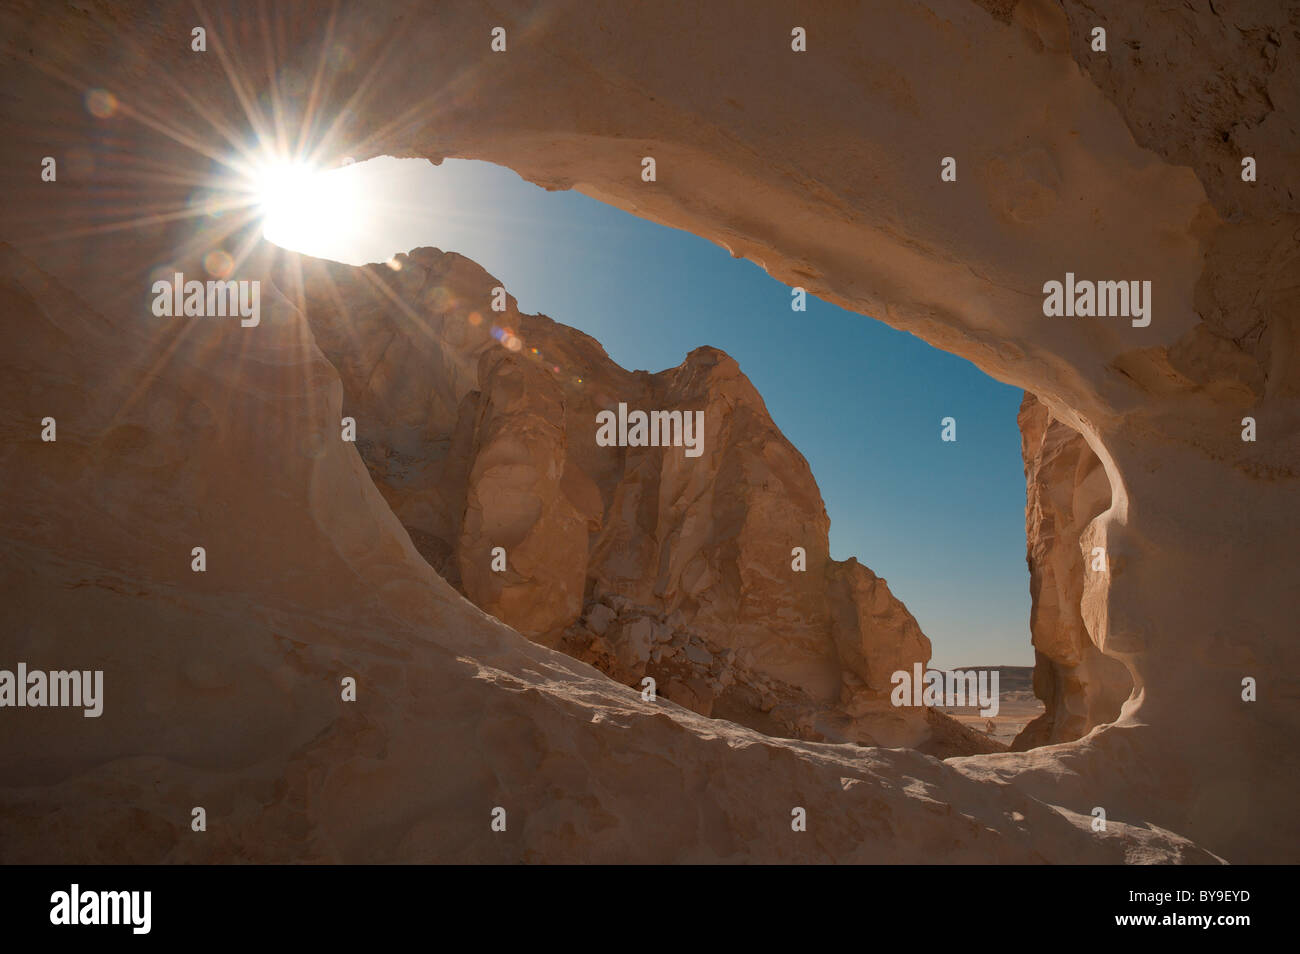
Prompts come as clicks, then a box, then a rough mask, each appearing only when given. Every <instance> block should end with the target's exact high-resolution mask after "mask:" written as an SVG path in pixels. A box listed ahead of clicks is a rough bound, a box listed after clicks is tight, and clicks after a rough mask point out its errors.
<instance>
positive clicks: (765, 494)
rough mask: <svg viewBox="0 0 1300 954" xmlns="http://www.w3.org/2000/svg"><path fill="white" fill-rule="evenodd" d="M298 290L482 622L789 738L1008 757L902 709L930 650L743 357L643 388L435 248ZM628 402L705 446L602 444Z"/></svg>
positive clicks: (386, 478) (404, 491)
mask: <svg viewBox="0 0 1300 954" xmlns="http://www.w3.org/2000/svg"><path fill="white" fill-rule="evenodd" d="M290 271H291V272H292V274H293V275H297V274H301V275H302V276H303V287H304V291H305V307H304V311H305V314H306V316H307V319H308V321H309V323H310V325H311V328H312V332H313V335H314V337H315V340H316V342H317V344H318V345H319V346H320V348H321V350H322V351H323V352H324V353H325V355H326V357H327V358H329V360H330V361H331V362H332V363H333V364H334V365H335V366H336V367H338V368H339V370H340V377H341V379H342V383H343V391H344V402H343V409H344V413H345V414H347V415H349V416H352V417H354V418H355V419H356V421H357V428H358V431H357V434H358V440H357V448H358V450H359V451H360V453H361V455H362V457H363V459H364V460H365V461H366V466H367V467H368V468H369V470H370V473H371V474H372V476H373V477H374V479H375V482H376V484H377V485H378V487H379V489H380V490H381V491H382V492H383V494H384V497H385V499H387V500H388V501H389V503H390V504H391V506H392V507H393V512H394V513H395V514H396V515H397V517H398V519H400V520H401V521H402V523H403V525H404V526H405V527H406V528H407V530H408V532H409V533H410V535H411V540H412V541H413V543H414V544H415V546H416V548H417V549H418V550H419V551H420V552H421V553H422V554H423V555H424V556H425V558H426V559H427V560H428V561H429V562H430V565H432V566H433V567H434V568H435V569H436V570H438V571H439V573H441V574H442V576H443V577H444V578H445V579H447V580H449V581H451V582H453V583H454V584H455V585H456V586H457V587H458V588H459V589H460V590H461V592H463V593H464V594H465V595H466V596H467V597H468V598H469V599H471V600H472V601H473V602H474V603H475V604H476V605H478V606H480V607H481V608H482V609H484V610H485V611H487V612H489V613H491V614H492V615H494V616H496V617H497V618H499V619H501V620H502V621H503V622H505V623H508V624H509V625H510V626H512V627H513V628H514V629H516V630H518V631H519V632H521V633H523V634H524V635H526V636H528V637H529V638H531V639H533V640H535V641H537V642H539V643H542V644H543V645H546V646H551V647H553V648H556V649H560V650H562V651H564V652H566V653H568V654H569V655H571V656H575V657H576V658H578V659H581V660H583V661H584V662H588V663H590V664H592V665H593V666H595V667H596V668H598V669H600V670H601V671H602V672H605V673H607V674H609V675H610V676H612V677H613V678H614V679H616V680H618V681H619V682H622V683H624V684H626V685H629V686H633V687H635V688H638V689H640V688H641V687H642V685H643V682H642V681H643V679H645V678H646V677H647V676H648V677H650V678H651V679H653V680H654V684H655V689H656V692H657V693H659V694H661V695H663V696H665V697H667V698H668V699H671V700H673V701H674V702H677V703H680V704H681V705H683V706H686V707H687V708H689V709H693V710H694V711H696V712H699V713H701V714H702V715H709V716H714V717H719V718H726V719H730V720H733V721H736V722H740V723H742V724H744V725H749V726H752V727H754V728H756V729H759V730H760V731H764V732H768V733H770V734H774V735H781V736H790V737H795V738H802V739H810V740H817V741H837V742H839V741H845V742H856V743H859V744H864V745H890V746H896V745H906V746H911V747H916V748H920V749H921V750H922V751H927V752H931V753H933V754H937V755H942V756H948V755H961V754H974V753H977V752H989V751H996V750H997V748H998V746H997V745H996V744H994V743H992V742H990V740H988V739H986V738H984V737H982V736H980V735H979V734H977V733H974V732H970V731H968V730H965V729H963V728H961V727H960V726H959V725H958V724H957V723H955V722H952V721H951V720H949V719H948V718H947V717H946V716H943V715H941V714H938V713H933V712H927V711H925V709H923V708H920V707H911V706H908V707H894V706H892V705H891V704H890V701H889V698H888V696H889V692H890V690H891V689H892V685H893V684H892V683H891V679H890V677H891V675H892V674H893V673H894V672H896V671H900V670H901V671H905V672H907V673H909V674H910V673H911V672H912V669H913V666H914V664H920V665H922V666H925V664H926V663H928V661H929V659H930V641H929V640H928V639H927V638H926V637H925V635H924V634H923V633H922V632H921V629H920V627H919V626H918V625H917V622H916V620H915V619H914V618H913V617H912V615H911V613H909V612H908V611H907V608H906V607H905V606H904V605H903V604H902V603H901V602H899V601H898V600H897V599H895V598H894V596H893V595H892V594H891V593H890V592H889V587H888V584H887V583H886V582H885V581H884V580H881V579H878V578H877V577H876V576H875V574H873V573H872V572H871V571H870V570H869V569H867V568H866V567H864V566H862V565H861V564H859V563H858V562H857V561H856V560H849V561H835V560H832V559H830V556H829V545H828V542H827V537H828V533H829V528H830V521H829V519H828V518H827V516H826V509H825V506H824V504H823V502H822V499H821V495H820V493H819V492H818V489H817V484H816V481H815V480H814V479H813V475H812V472H811V471H810V470H809V468H808V464H807V462H806V461H805V460H804V459H803V457H802V456H801V455H800V454H799V452H798V451H797V450H795V448H794V447H793V446H791V444H790V442H789V441H787V440H786V439H785V437H784V435H782V434H781V432H780V431H779V430H778V429H777V427H776V425H775V424H773V422H772V419H771V417H770V416H769V415H768V413H767V408H766V407H765V405H764V403H763V400H762V398H761V397H760V396H759V394H758V392H757V391H756V390H755V389H754V387H753V385H752V384H750V382H749V380H748V379H747V378H746V377H745V375H744V374H743V373H742V372H741V370H740V368H739V366H738V365H737V364H736V362H735V361H734V360H732V359H731V358H730V357H728V356H727V355H726V354H724V353H723V352H721V351H719V350H717V349H716V348H699V349H697V350H695V351H693V352H692V353H691V354H690V355H688V356H687V358H686V360H685V361H683V363H682V364H681V365H680V366H679V367H676V368H671V369H669V370H667V371H662V372H660V373H658V374H650V373H647V372H644V371H635V372H629V371H626V370H624V369H623V368H621V367H619V366H618V365H617V364H615V363H614V362H613V361H612V360H610V359H609V357H608V356H607V355H606V354H605V352H604V350H603V349H602V348H601V347H600V345H599V344H598V343H597V342H596V341H594V340H593V339H592V338H590V337H589V336H587V335H584V334H582V333H581V332H578V331H576V330H574V329H572V328H569V327H567V326H565V325H562V324H558V323H556V322H554V321H552V320H550V319H549V318H547V317H545V316H543V315H522V314H520V313H519V311H518V309H517V307H516V303H515V301H514V299H513V298H509V297H508V296H503V297H502V299H501V304H502V308H503V310H501V311H494V310H492V308H491V307H490V305H491V303H492V301H493V290H494V289H495V288H497V287H498V282H497V280H496V279H495V278H493V277H492V276H490V275H488V274H487V273H486V272H485V271H483V269H481V268H480V267H479V266H477V265H476V264H475V263H473V262H471V261H469V260H467V259H465V258H464V257H462V256H459V255H455V254H443V253H441V252H439V251H438V250H437V249H431V248H422V249H417V250H415V251H413V252H411V253H410V254H409V255H399V256H397V257H396V258H395V259H394V260H393V261H392V262H391V263H389V264H388V265H373V266H368V267H366V268H364V269H357V268H350V267H348V266H343V265H331V264H327V263H323V262H315V261H296V262H295V263H294V264H293V265H292V266H291V268H290V269H289V270H287V271H286V273H285V274H283V275H282V276H281V279H280V281H281V282H287V281H289V280H290V279H289V272H290ZM620 404H622V405H624V406H625V407H626V408H628V409H631V412H635V411H636V410H638V409H639V410H642V411H663V412H670V413H671V412H676V413H677V414H679V415H694V416H695V417H693V418H692V420H693V421H698V422H700V423H702V425H703V426H702V428H701V429H700V431H699V432H698V433H696V431H695V429H694V428H690V429H686V430H681V431H680V433H681V434H682V435H683V441H682V446H617V445H614V446H602V441H601V437H600V433H599V431H600V427H599V424H598V417H599V415H600V414H601V413H602V412H605V411H611V410H612V411H613V412H614V414H615V415H617V414H618V411H617V408H618V406H619V405H620ZM628 413H630V412H628ZM700 415H702V416H700ZM624 416H625V417H626V414H625V415H624ZM611 430H613V429H612V428H611ZM678 433H679V430H676V429H670V431H669V432H668V433H663V434H661V433H659V432H658V431H656V432H655V433H654V434H653V442H654V443H655V444H660V443H661V441H660V438H661V437H662V438H665V439H667V438H669V437H671V438H672V439H676V437H677V436H678ZM648 437H649V435H648ZM629 443H631V442H630V441H629ZM606 445H608V440H606ZM498 548H499V549H498ZM936 725H939V726H941V731H939V732H938V733H937V734H936V732H935V728H934V727H935V726H936Z"/></svg>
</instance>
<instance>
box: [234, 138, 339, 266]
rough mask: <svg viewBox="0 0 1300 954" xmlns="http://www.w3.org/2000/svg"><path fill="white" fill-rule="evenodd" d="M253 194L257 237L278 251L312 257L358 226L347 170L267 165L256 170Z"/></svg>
mask: <svg viewBox="0 0 1300 954" xmlns="http://www.w3.org/2000/svg"><path fill="white" fill-rule="evenodd" d="M254 192H255V194H256V201H257V206H258V209H259V211H260V214H261V217H262V235H263V236H264V237H265V238H266V239H267V241H270V242H274V243H275V244H276V245H279V246H281V247H282V248H287V249H291V250H293V251H298V252H305V253H307V254H312V253H313V251H314V250H319V249H320V248H322V247H323V246H325V245H328V244H329V243H330V242H331V241H334V240H337V239H338V238H339V237H340V236H343V235H347V234H349V233H350V232H351V231H352V230H353V229H354V228H355V227H356V225H357V222H356V219H357V195H356V180H355V177H354V176H353V175H351V174H349V170H348V169H347V168H342V169H330V170H325V171H321V170H318V169H314V168H313V167H312V166H310V165H308V164H307V163H303V162H293V161H275V162H269V163H267V164H265V165H264V166H262V167H261V168H260V169H259V170H258V171H257V173H256V176H255V179H254Z"/></svg>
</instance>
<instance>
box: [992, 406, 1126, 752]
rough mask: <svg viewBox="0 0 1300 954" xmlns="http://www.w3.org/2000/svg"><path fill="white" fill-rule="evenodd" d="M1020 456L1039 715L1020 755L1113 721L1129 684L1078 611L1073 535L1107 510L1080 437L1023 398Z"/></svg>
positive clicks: (1079, 576) (1020, 740) (1019, 743)
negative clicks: (1041, 705) (1041, 709)
mask: <svg viewBox="0 0 1300 954" xmlns="http://www.w3.org/2000/svg"><path fill="white" fill-rule="evenodd" d="M1018 423H1019V425H1020V434H1021V452H1022V455H1023V456H1024V460H1025V479H1026V485H1027V502H1026V506H1025V537H1026V539H1027V541H1028V545H1027V549H1026V560H1027V561H1028V563H1029V594H1030V599H1031V607H1030V615H1029V628H1030V630H1031V632H1032V634H1033V644H1034V653H1035V658H1036V661H1035V666H1034V694H1035V695H1036V696H1038V698H1039V699H1041V700H1043V703H1044V705H1045V706H1046V707H1047V711H1046V712H1044V713H1043V714H1042V715H1041V716H1039V717H1038V718H1037V719H1035V720H1034V721H1033V722H1031V723H1030V724H1029V725H1027V726H1026V727H1025V728H1024V729H1023V730H1022V731H1021V733H1020V735H1019V736H1017V738H1016V740H1015V742H1014V743H1013V744H1012V746H1011V747H1012V749H1015V750H1023V749H1029V748H1033V747H1034V746H1036V745H1047V744H1049V743H1053V742H1069V741H1071V740H1073V739H1077V738H1079V737H1080V736H1082V735H1085V734H1087V733H1088V732H1089V731H1091V730H1092V729H1093V728H1094V727H1095V726H1098V725H1102V724H1104V723H1107V722H1113V721H1114V720H1115V719H1116V718H1117V717H1118V716H1119V711H1120V706H1122V705H1123V704H1124V701H1125V700H1126V699H1127V698H1128V696H1129V692H1130V690H1131V689H1132V686H1133V680H1132V678H1131V677H1130V676H1129V673H1128V669H1127V668H1126V667H1125V666H1124V664H1123V663H1122V662H1120V661H1119V660H1118V659H1112V658H1110V657H1108V656H1105V655H1103V654H1102V652H1101V651H1100V650H1099V649H1098V648H1097V646H1096V645H1095V644H1094V643H1093V641H1092V637H1091V636H1090V635H1089V634H1088V628H1087V627H1086V626H1085V625H1084V622H1083V617H1082V616H1081V615H1080V610H1079V605H1080V602H1081V601H1082V598H1083V582H1084V579H1085V577H1086V575H1087V573H1088V572H1090V571H1091V569H1090V566H1089V564H1090V563H1091V562H1092V560H1093V559H1094V557H1093V554H1091V553H1088V554H1085V553H1084V552H1083V551H1082V549H1081V548H1080V536H1081V534H1082V533H1083V530H1084V528H1085V527H1087V525H1088V524H1089V523H1090V522H1091V521H1092V520H1093V518H1094V517H1096V516H1097V515H1098V514H1100V513H1102V512H1103V511H1105V510H1106V509H1107V508H1108V507H1109V506H1110V482H1109V481H1108V480H1107V479H1106V473H1105V470H1104V469H1103V467H1102V465H1101V461H1100V460H1098V458H1097V455H1096V454H1094V453H1093V452H1092V449H1091V448H1090V447H1088V444H1087V442H1086V441H1085V440H1084V439H1083V438H1082V437H1081V436H1080V435H1079V432H1078V431H1076V430H1074V429H1073V428H1071V427H1070V426H1069V425H1067V424H1065V423H1063V422H1061V421H1059V420H1057V419H1056V418H1054V417H1053V416H1052V412H1051V411H1049V410H1048V409H1047V408H1046V407H1045V406H1043V405H1042V404H1041V403H1039V401H1038V400H1037V399H1035V398H1034V396H1033V395H1031V394H1026V395H1025V399H1024V401H1023V402H1022V403H1021V406H1020V414H1019V418H1018Z"/></svg>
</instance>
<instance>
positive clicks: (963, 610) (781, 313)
mask: <svg viewBox="0 0 1300 954" xmlns="http://www.w3.org/2000/svg"><path fill="white" fill-rule="evenodd" d="M331 180H332V185H331V186H330V188H329V189H327V190H326V195H328V196H334V197H337V196H350V197H352V200H351V201H353V202H354V203H355V207H354V208H352V209H351V210H350V213H349V214H348V215H347V216H340V219H346V220H347V221H348V222H349V226H348V227H347V228H344V229H341V230H338V231H333V232H325V231H323V230H320V229H313V230H312V233H311V234H310V235H306V234H300V235H294V234H292V230H291V229H290V230H289V231H287V232H286V231H283V230H282V232H281V234H280V235H279V236H276V235H274V234H271V233H272V231H273V230H270V229H269V230H268V237H271V238H277V237H278V238H279V239H280V241H281V244H284V245H287V246H291V247H294V248H296V250H298V251H301V252H306V253H308V254H312V255H317V256H320V257H323V258H332V259H336V260H338V261H343V262H348V263H351V264H361V263H364V262H374V261H385V260H387V259H388V258H390V257H391V256H392V255H393V254H395V253H396V252H399V251H400V252H405V251H409V250H410V249H412V248H415V247H418V246H421V245H431V246H435V247H437V248H440V249H443V250H444V251H455V252H459V253H461V254H463V255H465V256H467V257H468V258H471V259H473V260H474V261H476V262H478V263H479V264H480V265H482V266H483V267H484V268H485V269H487V271H488V272H490V273H491V274H493V275H494V276H496V277H497V278H498V279H500V280H501V281H502V283H503V284H504V285H505V286H506V288H507V290H508V291H509V292H510V294H512V295H514V296H515V297H516V298H517V299H518V300H519V307H520V309H521V310H522V311H525V312H530V313H537V312H540V313H542V314H546V315H548V316H550V317H551V318H553V319H555V320H556V321H559V322H562V323H564V324H567V325H571V326H573V327H575V328H579V329H581V330H582V331H585V332H587V333H588V334H590V335H592V336H593V337H595V338H596V339H597V340H598V341H600V342H601V344H603V345H604V346H605V350H606V351H608V352H609V354H610V356H611V357H612V358H613V359H614V360H615V361H617V362H618V363H619V364H621V365H623V366H624V367H627V368H633V369H645V370H648V371H660V370H662V369H664V368H669V367H675V366H676V365H678V364H680V363H681V361H682V358H683V357H685V355H686V353H687V352H688V351H690V350H691V349H692V348H695V347H698V346H700V345H713V346H714V347H717V348H721V349H722V350H724V351H726V352H727V353H728V354H730V355H732V357H734V358H735V359H736V360H737V361H738V362H740V367H741V369H742V370H743V371H744V372H745V374H747V375H748V376H749V378H750V380H751V381H753V382H754V385H755V386H756V387H757V388H758V390H759V392H760V393H761V394H762V395H763V398H764V400H765V401H766V402H767V407H768V410H769V411H770V412H771V415H772V417H773V419H774V420H775V421H776V424H777V426H778V427H780V428H781V430H782V431H783V432H784V433H785V435H786V437H787V438H789V439H790V441H791V442H792V443H793V444H794V445H795V447H797V448H798V449H799V450H800V452H802V453H803V455H804V456H805V457H806V458H807V459H808V463H809V464H810V465H811V467H812V471H813V474H814V476H815V477H816V478H817V483H818V485H819V487H820V488H821V492H822V496H823V497H824V498H825V501H826V510H827V513H828V514H829V515H830V518H831V555H832V556H834V557H836V558H837V559H844V558H846V557H849V556H856V557H857V558H858V559H859V560H861V561H862V562H863V563H865V564H866V565H867V566H869V567H871V569H872V570H874V571H875V572H876V573H877V574H879V575H880V576H882V577H884V578H885V579H887V580H888V581H889V585H890V589H891V590H893V592H894V594H895V595H896V596H897V597H899V598H900V599H901V600H903V602H904V603H906V604H907V607H908V609H910V610H911V611H912V613H913V615H915V616H916V618H917V620H918V621H919V622H920V624H921V628H922V629H923V630H924V631H925V633H926V635H928V636H929V637H930V640H931V642H932V643H933V646H934V662H933V664H934V665H937V666H945V667H946V666H959V665H1031V664H1032V663H1033V650H1032V649H1031V648H1030V644H1029V578H1028V572H1027V570H1026V568H1025V530H1024V513H1025V484H1024V473H1023V469H1022V465H1021V460H1020V436H1019V431H1018V430H1017V428H1016V411H1017V409H1018V407H1019V404H1020V398H1021V392H1020V390H1018V389H1016V388H1012V387H1008V386H1006V385H1004V384H1001V383H999V382H997V381H994V380H993V379H992V378H989V377H988V376H987V375H985V374H984V373H983V372H981V371H980V370H978V369H977V368H976V367H975V366H974V365H972V364H970V363H969V362H966V361H964V360H962V359H960V358H957V357H954V356H952V355H950V354H947V353H945V352H942V351H939V350H937V349H935V348H932V347H930V346H929V345H927V344H925V343H924V342H923V341H921V340H920V339H919V338H915V337H913V336H911V335H909V334H906V333H904V332H899V331H895V330H893V329H891V328H889V327H887V326H886V325H884V324H881V323H880V322H877V321H873V320H871V319H870V318H867V317H865V316H863V315H858V314H854V313H851V312H846V311H843V310H842V309H840V308H837V307H835V306H833V305H829V304H826V303H825V302H822V301H819V300H817V299H815V298H812V297H809V299H808V310H807V311H806V312H803V313H798V312H792V311H791V310H790V291H789V289H788V288H787V287H786V286H785V285H782V284H781V283H780V282H778V281H776V280H774V279H772V278H770V277H769V276H768V275H767V274H766V273H765V272H764V271H763V270H762V269H761V268H759V267H758V266H757V265H755V264H753V263H752V262H749V261H745V260H739V259H733V258H732V257H731V256H730V255H729V254H728V253H727V252H726V251H725V250H724V249H722V248H720V247H719V246H716V245H714V244H713V243H711V242H708V241H706V240H704V239H701V238H699V237H697V236H695V235H691V234H689V233H686V232H681V231H677V230H675V229H669V228H665V227H664V226H661V225H656V224H654V223H651V222H647V221H645V220H643V219H639V218H637V217H635V216H633V215H631V214H629V213H626V212H623V211H620V210H618V209H614V208H612V207H610V206H607V205H604V204H602V203H600V202H597V201H595V200H594V199H589V198H587V197H586V196H583V195H580V194H578V193H576V192H547V191H545V190H544V189H541V188H539V187H537V186H534V185H532V184H530V183H527V182H524V181H523V180H522V179H520V178H519V177H518V176H517V175H515V173H513V172H511V171H510V170H507V169H503V168H501V167H498V166H493V165H491V164H488V163H483V162H470V161H465V160H455V159H449V160H447V161H445V162H444V163H443V164H442V165H441V166H434V165H432V164H431V163H429V162H427V161H425V160H420V159H392V158H380V159H372V160H370V161H369V162H365V163H360V164H357V165H353V166H349V167H346V168H344V169H341V170H338V171H336V172H330V173H328V174H326V175H325V176H323V177H322V181H331ZM949 415H951V416H952V417H955V418H956V419H957V441H956V442H955V443H945V442H942V441H940V439H939V434H940V423H939V422H940V419H941V418H943V417H945V416H949Z"/></svg>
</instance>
